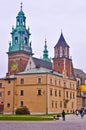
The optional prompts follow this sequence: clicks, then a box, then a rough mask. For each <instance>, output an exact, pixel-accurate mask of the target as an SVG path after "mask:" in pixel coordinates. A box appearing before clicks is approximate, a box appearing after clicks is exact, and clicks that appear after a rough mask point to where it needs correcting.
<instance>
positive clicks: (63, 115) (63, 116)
mask: <svg viewBox="0 0 86 130" xmlns="http://www.w3.org/2000/svg"><path fill="white" fill-rule="evenodd" d="M62 119H63V121H65V111H64V110H63V111H62Z"/></svg>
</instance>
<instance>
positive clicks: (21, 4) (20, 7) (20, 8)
mask: <svg viewBox="0 0 86 130" xmlns="http://www.w3.org/2000/svg"><path fill="white" fill-rule="evenodd" d="M22 4H23V3H22V2H21V6H20V9H21V10H22Z"/></svg>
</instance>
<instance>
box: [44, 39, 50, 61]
mask: <svg viewBox="0 0 86 130" xmlns="http://www.w3.org/2000/svg"><path fill="white" fill-rule="evenodd" d="M46 43H47V41H46V39H45V45H44V51H43V60H45V61H51V59H50V58H48V50H47V44H46Z"/></svg>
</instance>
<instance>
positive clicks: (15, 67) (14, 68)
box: [11, 62, 18, 71]
mask: <svg viewBox="0 0 86 130" xmlns="http://www.w3.org/2000/svg"><path fill="white" fill-rule="evenodd" d="M17 67H18V65H17V63H16V62H13V63H12V65H11V70H12V71H15V70H16V69H17Z"/></svg>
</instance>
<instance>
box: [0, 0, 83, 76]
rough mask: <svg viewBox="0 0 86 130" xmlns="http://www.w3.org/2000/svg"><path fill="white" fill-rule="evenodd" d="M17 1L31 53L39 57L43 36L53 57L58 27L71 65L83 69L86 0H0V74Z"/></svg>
mask: <svg viewBox="0 0 86 130" xmlns="http://www.w3.org/2000/svg"><path fill="white" fill-rule="evenodd" d="M21 2H23V11H24V13H25V16H26V17H27V19H26V25H27V28H28V26H29V27H30V32H31V38H30V40H31V41H32V48H33V53H34V56H35V57H38V58H40V57H42V55H43V49H44V41H45V37H46V39H47V46H48V50H49V56H51V57H52V58H53V56H54V46H55V45H56V43H57V41H58V39H59V37H60V34H61V30H62V32H63V35H64V37H65V40H66V42H67V43H68V45H69V46H70V56H72V60H73V65H74V67H75V68H79V69H82V70H83V71H85V72H86V60H85V56H86V54H85V50H86V0H22V1H21V0H14V1H12V0H0V61H1V62H0V77H2V76H4V75H5V74H6V72H7V69H8V68H7V67H8V57H7V54H6V52H7V51H8V43H9V41H11V35H10V32H11V30H12V26H13V25H14V27H15V25H16V16H17V14H18V12H19V10H20V3H21Z"/></svg>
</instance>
